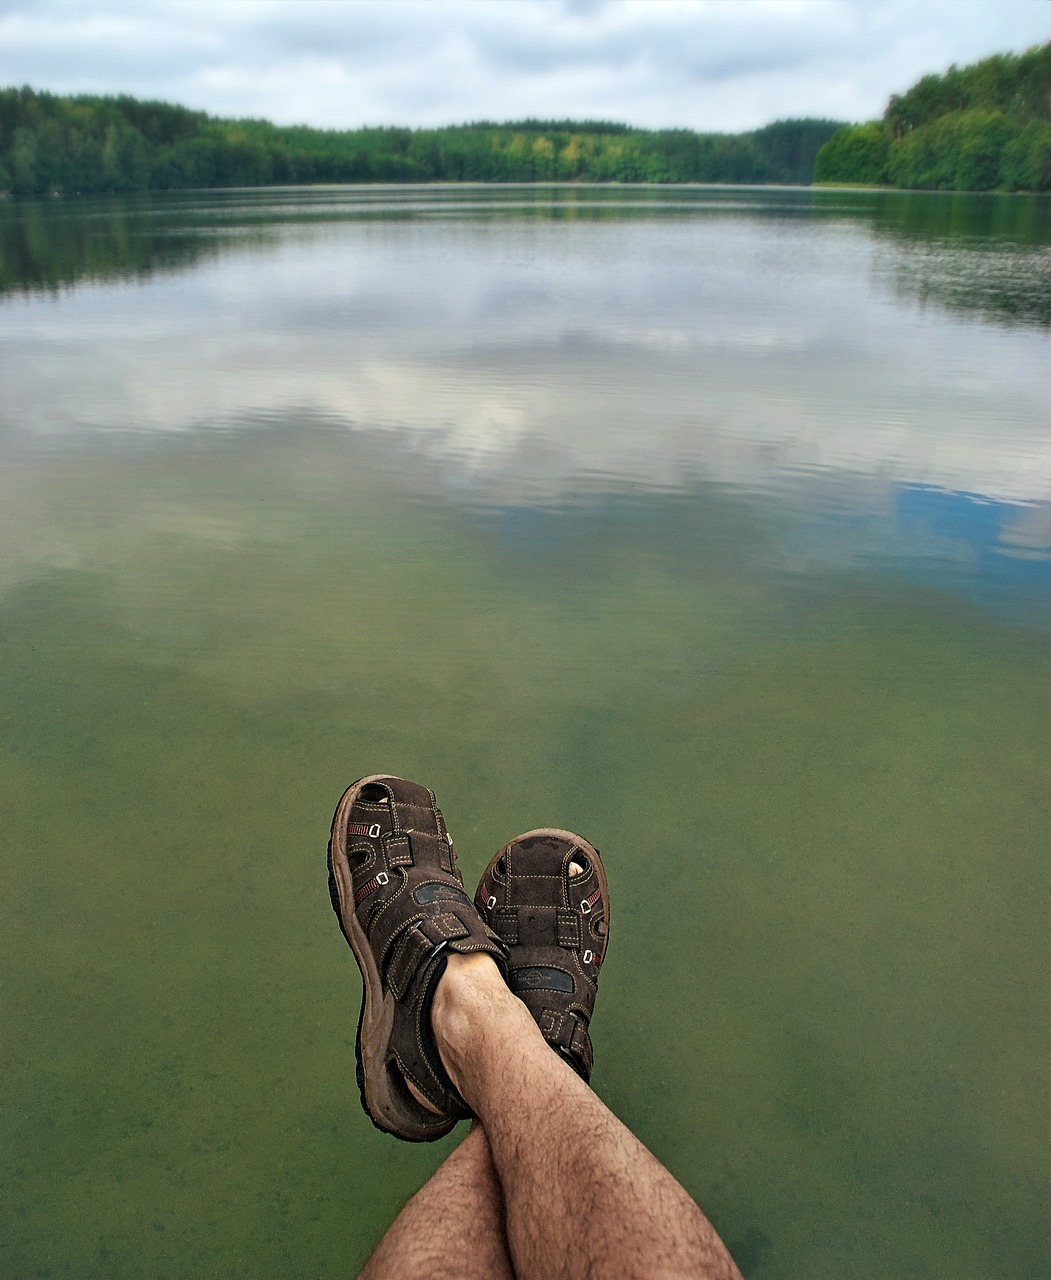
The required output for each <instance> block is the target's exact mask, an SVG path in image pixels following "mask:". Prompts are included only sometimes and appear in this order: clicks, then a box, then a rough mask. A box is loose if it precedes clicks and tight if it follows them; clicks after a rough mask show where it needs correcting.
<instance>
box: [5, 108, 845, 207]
mask: <svg viewBox="0 0 1051 1280" xmlns="http://www.w3.org/2000/svg"><path fill="white" fill-rule="evenodd" d="M841 127H842V126H841V123H840V122H837V121H833V120H781V121H777V122H775V123H774V124H770V125H767V126H766V127H765V128H762V129H757V130H754V131H753V132H750V133H742V134H719V133H695V132H694V131H693V130H690V129H667V130H661V131H653V130H646V129H636V128H633V127H631V126H629V125H624V124H611V123H606V122H602V121H570V120H523V121H520V122H517V123H509V124H494V123H490V122H487V121H482V122H478V123H474V124H467V125H450V126H447V127H444V128H438V129H408V128H397V127H388V128H361V129H351V130H345V131H338V130H328V129H312V128H307V127H306V126H295V127H280V126H278V125H274V124H270V123H268V122H267V121H265V120H222V119H217V118H215V117H212V116H209V115H207V114H205V113H204V112H201V111H191V110H189V109H187V108H185V107H180V106H173V105H169V104H167V103H163V102H143V101H139V100H137V99H135V98H130V97H113V98H100V97H88V96H80V97H60V96H56V95H54V94H50V93H41V92H37V91H35V90H33V89H31V88H28V87H24V88H11V89H2V90H0V190H3V191H7V192H9V193H10V194H12V195H18V196H42V195H53V194H59V195H71V194H77V193H85V194H86V193H91V192H130V191H148V190H172V189H178V188H188V187H248V186H251V187H256V186H271V185H286V184H296V183H325V182H536V181H559V182H567V181H569V182H571V181H587V182H755V183H778V182H779V183H806V182H809V181H810V178H811V175H812V173H813V169H814V158H815V156H816V155H817V153H818V150H819V148H820V147H821V146H822V144H823V143H825V142H827V141H828V139H829V138H831V137H832V136H833V135H834V134H835V133H836V132H837V130H839V129H840V128H841Z"/></svg>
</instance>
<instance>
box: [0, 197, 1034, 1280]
mask: <svg viewBox="0 0 1051 1280" xmlns="http://www.w3.org/2000/svg"><path fill="white" fill-rule="evenodd" d="M0 369H2V378H3V396H2V398H0V493H2V502H0V681H2V688H3V698H2V702H0V759H2V760H3V768H2V770H0V787H2V803H0V823H2V848H3V854H2V859H0V867H2V873H0V874H2V879H0V925H2V927H0V963H2V971H3V975H4V977H3V983H2V1010H0V1013H2V1026H3V1034H2V1037H0V1061H2V1073H0V1080H2V1090H3V1110H2V1120H0V1126H2V1132H0V1182H2V1185H3V1188H4V1193H3V1197H2V1200H0V1274H2V1275H4V1276H11V1277H18V1278H22V1277H56V1278H57V1277H85V1278H87V1277H97V1276H106V1277H113V1278H114V1280H125V1278H127V1280H141V1277H143V1276H149V1277H153V1278H155V1280H162V1278H167V1280H183V1278H185V1280H197V1278H198V1277H202V1276H209V1277H238V1278H240V1277H244V1278H245V1280H249V1278H254V1277H259V1276H267V1277H286V1276H287V1277H290V1278H291V1277H301V1276H317V1277H341V1278H342V1277H346V1276H348V1275H351V1274H353V1273H354V1269H355V1267H357V1266H359V1265H360V1264H361V1263H362V1262H363V1261H364V1258H365V1257H366V1256H367V1254H368V1252H369V1251H370V1249H371V1248H372V1246H373V1245H374V1244H375V1242H376V1241H377V1239H378V1238H379V1236H380V1235H381V1233H382V1231H383V1230H384V1228H385V1227H386V1225H387V1223H388V1222H389V1220H390V1219H391V1217H392V1216H393V1215H394V1213H395V1212H396V1211H397V1209H398V1207H399V1206H400V1204H401V1203H402V1202H403V1201H404V1199H405V1198H406V1197H407V1196H408V1195H409V1194H411V1192H412V1191H413V1190H414V1189H415V1188H416V1187H417V1186H418V1185H419V1184H420V1183H421V1182H422V1181H423V1179H424V1178H425V1177H426V1176H427V1175H428V1174H429V1173H430V1172H431V1171H433V1169H434V1168H435V1167H436V1166H437V1164H438V1163H439V1161H440V1160H441V1159H442V1157H443V1156H444V1154H446V1153H447V1152H448V1151H449V1150H450V1149H451V1147H452V1145H453V1144H454V1142H455V1140H456V1139H455V1137H454V1138H450V1139H446V1140H444V1141H443V1142H441V1143H438V1144H435V1145H434V1146H428V1147H416V1146H410V1145H408V1144H401V1143H397V1142H395V1141H393V1140H391V1139H389V1138H385V1137H384V1136H382V1135H380V1134H379V1133H377V1132H376V1131H375V1130H373V1128H372V1127H371V1125H370V1124H369V1122H368V1120H367V1118H366V1117H365V1116H364V1114H363V1113H362V1112H361V1110H360V1107H359V1105H358V1099H357V1089H356V1087H355V1084H354V1061H353V1039H354V1028H355V1019H356V1015H357V1007H358V999H359V984H358V979H357V973H356V969H355V966H354V964H353V960H352V957H351V955H350V952H349V950H348V949H347V948H346V946H345V944H344V942H343V940H342V938H341V936H340V934H339V931H338V929H337V927H336V924H335V920H334V918H333V917H332V915H331V911H330V908H329V904H328V895H327V889H326V875H325V844H326V839H327V834H328V824H329V821H330V818H331V812H332V809H333V807H334V805H335V802H336V800H337V799H338V797H339V795H340V793H341V791H342V789H343V788H344V787H345V786H346V785H347V784H348V783H349V782H350V781H352V780H353V779H354V778H356V777H358V776H360V775H361V774H364V773H370V772H393V773H399V774H403V775H406V776H409V777H412V778H415V779H417V780H419V781H421V782H424V783H425V784H427V785H429V786H431V787H433V788H434V789H435V790H436V792H437V794H438V798H439V802H440V803H441V804H442V806H443V809H444V811H445V814H446V817H447V819H448V822H449V825H450V828H451V830H452V832H453V834H454V836H455V838H456V843H457V848H458V850H459V853H460V860H461V866H462V870H463V872H464V877H465V879H466V880H467V881H468V882H469V887H470V888H472V889H473V884H474V880H475V878H476V877H477V875H478V874H479V873H480V871H481V869H482V867H483V866H484V865H485V863H486V861H487V860H488V858H489V857H490V856H491V854H492V852H493V851H494V850H495V849H496V848H498V847H499V845H500V844H501V843H503V842H504V841H506V840H507V839H508V838H510V837H511V836H513V835H515V834H516V833H518V832H520V831H522V830H526V829H528V828H530V827H534V826H539V825H555V826H560V827H569V828H575V829H577V830H580V831H581V832H582V833H583V834H585V835H586V836H588V837H589V838H590V839H591V840H592V841H593V842H594V843H595V844H597V845H598V847H599V848H600V849H601V850H602V852H603V856H604V859H605V861H606V863H607V867H608V871H609V877H610V888H611V895H612V904H613V909H612V920H613V927H612V933H611V946H610V952H609V961H608V964H607V965H606V968H605V970H604V973H603V981H602V988H601V991H600V994H599V1003H598V1008H597V1012H596V1018H595V1023H594V1026H593V1033H594V1039H595V1046H596V1060H597V1065H596V1071H595V1078H594V1084H595V1086H596V1088H597V1090H598V1092H599V1093H600V1094H601V1095H602V1096H603V1097H604V1098H605V1099H606V1100H607V1101H608V1102H609V1103H610V1105H611V1106H612V1107H613V1108H614V1109H615V1110H616V1111H617V1113H618V1114H619V1115H620V1116H622V1118H623V1119H624V1120H625V1121H626V1122H627V1123H628V1124H629V1125H630V1126H631V1127H632V1128H633V1129H634V1130H635V1131H636V1132H637V1133H638V1134H639V1135H640V1137H642V1138H643V1140H644V1141H645V1142H646V1143H647V1144H648V1145H649V1146H650V1147H651V1148H652V1149H653V1150H654V1152H655V1153H656V1154H657V1155H658V1156H659V1157H660V1158H661V1159H662V1160H663V1161H664V1162H665V1163H666V1164H667V1165H668V1166H669V1167H670V1168H671V1169H672V1171H673V1172H674V1173H675V1174H676V1175H677V1176H678V1177H679V1178H680V1179H681V1180H682V1181H683V1183H684V1184H685V1185H686V1186H687V1187H688V1189H689V1190H690V1191H691V1192H692V1193H693V1194H694V1195H695V1196H696V1197H697V1198H698V1200H699V1201H700V1202H701V1204H702V1205H703V1207H704V1208H705V1210H706V1211H707V1212H708V1214H709V1215H710V1217H711V1218H712V1219H713V1221H714V1222H715V1224H716V1226H717V1227H718V1229H719V1230H720V1232H721V1233H722V1234H723V1236H724V1237H725V1238H726V1239H727V1241H728V1243H729V1244H730V1245H731V1247H732V1249H733V1250H734V1251H735V1253H736V1254H737V1256H738V1258H739V1260H740V1263H741V1265H742V1268H743V1270H744V1271H745V1273H746V1274H747V1275H748V1276H750V1277H752V1276H754V1277H760V1278H761V1280H766V1278H767V1277H770V1278H771V1280H773V1278H774V1277H777V1278H778V1280H797V1278H798V1280H847V1278H850V1280H883V1277H886V1276H890V1275H908V1276H910V1277H924V1278H927V1277H929V1278H931V1280H934V1278H937V1280H1023V1278H1025V1280H1035V1278H1036V1277H1043V1276H1045V1275H1046V1265H1047V1258H1048V1256H1049V1250H1051V1240H1049V1235H1048V1230H1047V1214H1046V1207H1047V1189H1048V1175H1049V1172H1051V1168H1049V1166H1051V1161H1049V1158H1048V1147H1047V1143H1046V1123H1047V1117H1048V1106H1049V1083H1048V1075H1047V1063H1048V1061H1049V1060H1051V1036H1049V1027H1048V1021H1047V1016H1046V991H1047V974H1048V971H1047V929H1048V924H1049V910H1048V908H1049V893H1048V867H1047V854H1048V846H1049V839H1048V837H1049V834H1051V820H1049V816H1051V815H1049V800H1048V797H1049V794H1051V789H1049V787H1048V783H1049V770H1048V763H1047V762H1048V759H1049V748H1051V743H1049V732H1048V731H1049V726H1051V662H1049V657H1051V653H1049V644H1048V640H1049V634H1051V205H1049V203H1048V202H1047V201H1046V200H1044V201H1040V200H1029V199H1026V198H1022V197H1011V198H1000V197H969V196H968V197H950V196H940V195H915V194H899V193H884V194H878V193H864V192H851V193H836V192H809V191H788V190H746V189H740V190H735V189H719V190H707V189H703V188H687V189H671V190H660V189H649V188H643V189H634V188H589V187H573V188H561V189H560V188H555V187H524V188H523V187H507V188H484V187H477V188H476V187H448V188H441V187H437V188H436V187H427V188H340V189H336V188H332V189H310V190H295V191H266V192H248V191H243V192H219V193H211V194H200V195H198V194H191V195H181V196H178V197H170V198H165V199H156V200H152V201H143V202H138V203H121V202H113V203H101V202H100V203H89V202H65V203H63V202H57V201H54V202H47V203H42V204H14V203H8V204H5V205H0Z"/></svg>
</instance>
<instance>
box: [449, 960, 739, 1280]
mask: <svg viewBox="0 0 1051 1280" xmlns="http://www.w3.org/2000/svg"><path fill="white" fill-rule="evenodd" d="M431 1021H432V1025H433V1028H434V1033H435V1038H436V1040H437V1043H438V1048H439V1051H440V1052H441V1055H442V1059H443V1061H444V1063H445V1065H446V1068H447V1069H448V1071H449V1074H450V1076H451V1077H452V1079H453V1081H454V1083H455V1084H456V1086H457V1087H458V1088H459V1090H460V1092H461V1093H462V1094H463V1096H464V1098H466V1100H467V1102H468V1104H469V1105H470V1106H471V1108H472V1109H473V1110H474V1112H475V1113H476V1115H478V1116H479V1117H480V1119H481V1121H482V1124H483V1125H484V1126H485V1132H486V1136H487V1138H488V1141H489V1148H490V1151H491V1153H492V1161H493V1164H494V1165H495V1168H496V1172H497V1174H498V1176H499V1179H500V1183H501V1185H502V1187H503V1199H504V1205H505V1210H506V1233H507V1242H508V1245H509V1248H510V1253H511V1259H512V1262H513V1266H514V1272H515V1275H516V1276H517V1277H518V1280H584V1278H585V1277H586V1278H587V1280H607V1278H608V1280H673V1277H674V1278H675V1280H678V1278H680V1277H682V1278H683V1280H685V1278H686V1277H690V1278H691V1280H740V1272H739V1271H738V1269H737V1267H736V1265H735V1264H734V1261H733V1259H732V1258H731V1257H730V1255H729V1253H728V1252H727V1250H726V1247H725V1246H724V1244H723V1243H722V1241H721V1240H720V1239H719V1237H718V1235H716V1233H715V1230H714V1228H713V1227H712V1226H711V1224H710V1223H709V1222H708V1220H707V1218H705V1216H704V1214H703V1213H702V1212H701V1211H700V1209H699V1208H698V1207H697V1205H696V1204H695V1203H694V1201H693V1200H692V1199H691V1198H690V1196H689V1195H688V1194H687V1193H686V1191H685V1190H684V1189H683V1188H682V1187H681V1186H680V1185H679V1183H678V1182H676V1181H675V1179H674V1178H673V1177H672V1176H671V1174H670V1173H669V1172H668V1170H667V1169H665V1168H664V1166H663V1165H662V1164H660V1162H659V1161H658V1160H657V1159H656V1158H655V1157H654V1156H653V1155H651V1154H650V1152H649V1151H647V1149H646V1148H645V1147H644V1146H643V1145H642V1143H641V1142H639V1140H638V1139H637V1138H636V1137H635V1136H634V1135H633V1134H632V1133H631V1132H630V1131H629V1130H628V1129H627V1128H625V1126H624V1125H623V1124H621V1122H620V1121H619V1120H618V1119H617V1118H616V1116H614V1115H613V1113H612V1112H611V1111H610V1110H609V1108H608V1107H606V1105H605V1104H604V1103H603V1102H602V1101H601V1100H600V1099H599V1098H598V1096H597V1095H596V1094H595V1093H593V1092H592V1090H591V1089H589V1088H588V1086H587V1085H586V1084H585V1083H584V1082H583V1080H581V1079H580V1077H579V1076H577V1075H576V1074H575V1073H574V1072H573V1070H572V1069H571V1068H570V1067H569V1066H568V1065H567V1064H566V1063H565V1062H563V1061H562V1060H561V1058H559V1057H558V1055H557V1054H556V1053H554V1052H552V1050H551V1049H550V1048H549V1047H548V1045H547V1043H546V1042H545V1041H544V1039H543V1037H542V1036H541V1034H540V1031H539V1029H538V1028H537V1025H536V1023H535V1022H534V1021H533V1019H532V1018H531V1017H530V1015H529V1012H528V1010H527V1009H526V1007H525V1005H524V1004H522V1002H521V1001H520V1000H518V999H517V997H515V996H514V995H512V994H511V992H510V991H509V990H508V988H507V987H506V986H505V984H504V982H503V979H502V978H501V977H500V974H499V972H498V970H497V968H496V966H495V964H494V963H493V962H492V960H491V959H490V958H489V957H488V956H484V955H475V956H459V955H453V956H450V957H449V963H448V966H447V968H446V971H445V974H444V975H443V977H442V979H441V981H440V982H439V984H438V989H437V991H436V993H435V998H434V1007H433V1012H432V1015H431ZM425 1190H426V1188H425Z"/></svg>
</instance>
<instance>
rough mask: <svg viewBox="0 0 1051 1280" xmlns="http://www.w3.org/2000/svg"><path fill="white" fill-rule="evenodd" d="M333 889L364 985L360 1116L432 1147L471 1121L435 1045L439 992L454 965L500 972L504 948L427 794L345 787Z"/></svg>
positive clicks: (333, 848)
mask: <svg viewBox="0 0 1051 1280" xmlns="http://www.w3.org/2000/svg"><path fill="white" fill-rule="evenodd" d="M329 889H330V893H331V895H332V905H333V907H334V909H335V911H336V914H337V916H338V917H339V921H340V927H341V928H342V930H343V934H344V937H345V938H346V939H347V942H348V943H349V944H350V947H351V949H352V951H353V952H354V957H355V959H356V960H357V962H358V967H359V968H360V970H361V974H362V979H363V984H364V991H363V995H362V1005H361V1014H360V1017H359V1020H358V1037H357V1059H358V1084H359V1087H360V1090H361V1101H362V1106H363V1107H364V1108H365V1111H366V1112H367V1114H368V1115H369V1117H370V1118H371V1120H372V1122H373V1123H374V1124H375V1125H376V1126H377V1128H380V1129H383V1130H385V1131H386V1132H388V1133H393V1134H394V1135H395V1136H396V1137H399V1138H405V1139H408V1140H410V1141H416V1142H419V1141H427V1140H431V1139H434V1138H440V1137H441V1136H442V1135H443V1134H445V1133H448V1131H449V1130H450V1129H451V1128H452V1127H453V1125H454V1124H455V1123H456V1122H457V1120H460V1119H463V1118H466V1117H467V1116H469V1115H470V1114H471V1112H470V1109H469V1108H468V1107H467V1105H466V1104H465V1103H464V1101H463V1099H462V1098H461V1097H460V1094H459V1092H458V1091H457V1089H456V1088H455V1086H454V1085H453V1083H452V1082H451V1081H450V1079H449V1077H448V1075H447V1074H446V1071H445V1068H444V1066H443V1064H442V1060H441V1056H440V1053H439V1050H438V1048H437V1047H436V1045H435V1042H434V1038H433V1036H432V1032H431V1005H432V1001H433V998H434V992H435V988H436V987H437V986H438V984H439V980H440V979H441V977H442V974H443V972H444V970H445V967H446V965H447V963H448V962H449V960H450V958H452V957H453V956H457V955H459V956H466V955H479V956H483V957H484V958H486V959H487V960H489V963H490V964H492V965H493V968H494V969H496V963H494V961H495V962H498V963H499V964H501V965H502V964H504V963H505V950H504V948H503V946H502V945H501V944H500V942H499V941H498V939H497V938H496V936H495V934H493V932H492V931H491V930H490V929H488V928H487V927H486V925H485V924H484V923H483V921H482V920H481V918H480V917H479V914H478V912H477V910H476V909H475V907H474V906H473V905H472V903H471V900H470V898H468V896H467V894H466V893H465V892H464V888H463V881H462V879H461V878H460V873H459V871H458V870H457V868H456V857H455V854H454V852H453V846H452V840H451V839H450V838H449V833H448V830H447V829H446V826H445V821H444V819H443V818H442V814H441V811H440V810H439V809H438V807H437V804H436V803H435V799H434V794H433V792H431V791H428V790H426V788H424V787H420V786H417V785H416V784H415V783H413V782H408V781H406V780H405V779H404V778H395V777H391V776H388V775H381V774H376V775H373V776H371V777H367V778H362V779H361V780H360V781H358V782H356V783H354V785H353V786H351V787H349V788H348V789H347V791H346V792H345V794H344V796H343V798H342V800H341V801H340V803H339V806H338V808H337V809H336V814H335V817H334V819H333V822H332V838H331V841H330V844H329ZM490 957H491V958H490ZM496 971H497V973H499V970H498V969H496Z"/></svg>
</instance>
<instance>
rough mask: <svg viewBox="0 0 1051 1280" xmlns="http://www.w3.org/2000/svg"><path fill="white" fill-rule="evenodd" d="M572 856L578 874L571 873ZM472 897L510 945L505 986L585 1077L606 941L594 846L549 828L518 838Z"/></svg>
mask: <svg viewBox="0 0 1051 1280" xmlns="http://www.w3.org/2000/svg"><path fill="white" fill-rule="evenodd" d="M571 862H576V863H578V864H579V865H580V866H581V867H582V868H583V872H582V874H580V875H576V876H571V875H570V874H569V864H570V863H571ZM474 902H475V906H476V907H477V908H478V912H479V914H480V915H481V917H482V919H483V920H484V921H485V923H486V924H487V925H488V926H489V927H490V928H491V929H492V930H493V931H494V932H495V933H496V934H497V935H498V936H499V937H500V939H501V940H502V941H503V942H504V944H505V945H506V947H507V950H508V956H509V960H508V966H509V967H508V972H507V985H508V986H509V987H510V988H511V990H512V991H513V992H514V993H515V995H517V996H518V998H519V999H520V1000H522V1002H523V1003H524V1004H525V1006H526V1008H527V1009H528V1010H529V1012H530V1013H531V1014H532V1015H533V1019H534V1021H535V1022H536V1023H537V1025H538V1026H539V1027H540V1030H541V1032H542V1033H543V1036H544V1039H545V1040H546V1041H547V1042H548V1044H549V1045H550V1046H551V1047H552V1049H554V1050H555V1051H556V1052H557V1053H560V1054H561V1055H562V1057H564V1058H565V1059H566V1061H567V1062H568V1063H569V1065H570V1066H571V1067H572V1068H573V1070H574V1071H575V1072H576V1073H577V1074H578V1075H579V1076H581V1077H582V1078H583V1080H584V1081H585V1082H586V1081H588V1080H590V1079H591V1068H592V1064H593V1054H592V1048H591V1037H590V1035H589V1034H588V1025H589V1023H590V1022H591V1015H592V1012H593V1011H594V1008H595V995H596V992H597V989H598V975H599V968H600V966H601V964H602V961H603V960H604V959H605V956H606V944H607V943H608V941H609V892H608V890H607V887H606V873H605V870H604V869H603V866H602V860H601V858H600V857H599V855H598V850H597V849H595V848H594V847H593V846H592V845H590V844H588V842H587V841H586V840H584V839H582V838H581V837H580V836H576V835H574V834H573V833H572V832H571V831H558V830H556V829H555V828H553V827H546V828H543V829H540V830H537V831H529V832H527V833H526V834H525V835H523V836H517V837H516V838H515V839H514V840H512V841H511V842H510V844H506V845H504V847H503V848H502V849H501V850H500V852H499V853H498V854H497V855H496V857H495V858H493V859H492V861H491V862H490V863H489V865H488V866H487V867H486V869H485V871H484V873H483V875H482V879H481V882H480V883H479V885H478V891H477V893H476V894H475V896H474Z"/></svg>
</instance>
